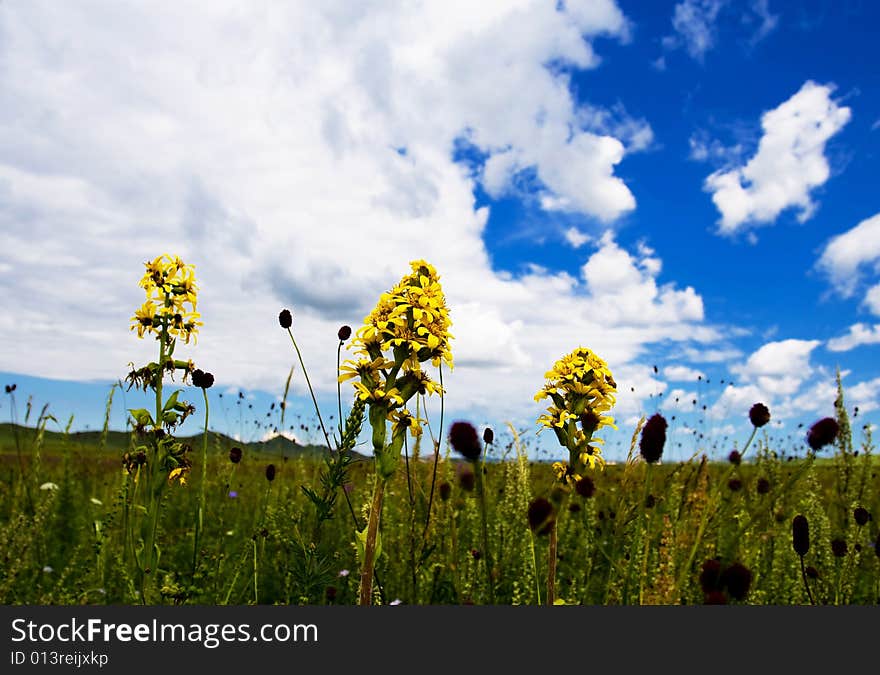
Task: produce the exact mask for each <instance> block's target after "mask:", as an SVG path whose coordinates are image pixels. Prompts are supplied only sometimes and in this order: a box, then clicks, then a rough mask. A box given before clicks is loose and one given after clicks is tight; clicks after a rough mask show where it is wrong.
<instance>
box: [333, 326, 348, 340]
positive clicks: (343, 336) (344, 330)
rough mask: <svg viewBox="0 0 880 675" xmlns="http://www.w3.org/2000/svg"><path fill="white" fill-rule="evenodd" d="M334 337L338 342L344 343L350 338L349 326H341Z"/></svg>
mask: <svg viewBox="0 0 880 675" xmlns="http://www.w3.org/2000/svg"><path fill="white" fill-rule="evenodd" d="M336 336H337V337H338V338H339V341H340V342H345V341H346V340H347V339H348V338H350V337H351V326H342V327H341V328H340V329H339V331H338V332H337V333H336Z"/></svg>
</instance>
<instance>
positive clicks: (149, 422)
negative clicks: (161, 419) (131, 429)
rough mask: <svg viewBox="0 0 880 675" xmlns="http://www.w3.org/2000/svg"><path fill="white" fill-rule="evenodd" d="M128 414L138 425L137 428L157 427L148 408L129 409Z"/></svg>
mask: <svg viewBox="0 0 880 675" xmlns="http://www.w3.org/2000/svg"><path fill="white" fill-rule="evenodd" d="M128 412H129V414H130V415H131V417H132V419H133V420H134V421H135V423H136V424H137V426H141V427H146V426H155V422H153V416H152V415H151V414H150V411H149V410H147V409H146V408H129V410H128Z"/></svg>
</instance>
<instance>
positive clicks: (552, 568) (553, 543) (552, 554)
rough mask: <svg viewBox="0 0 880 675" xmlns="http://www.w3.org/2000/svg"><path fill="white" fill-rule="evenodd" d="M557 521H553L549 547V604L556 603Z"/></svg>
mask: <svg viewBox="0 0 880 675" xmlns="http://www.w3.org/2000/svg"><path fill="white" fill-rule="evenodd" d="M556 523H557V521H556V519H555V518H554V519H553V527H551V528H550V545H549V546H548V547H547V604H548V605H552V604H553V603H554V602H556V548H557V546H558V542H557V537H558V534H557V532H558V528H557V525H556Z"/></svg>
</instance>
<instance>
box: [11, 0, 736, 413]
mask: <svg viewBox="0 0 880 675" xmlns="http://www.w3.org/2000/svg"><path fill="white" fill-rule="evenodd" d="M96 17H100V20H97V19H96ZM0 32H2V34H3V36H4V38H3V40H2V42H0V59H2V61H3V63H4V67H3V68H2V69H0V87H2V90H3V92H4V97H3V99H4V105H3V106H0V158H2V159H0V204H2V208H0V292H2V294H3V295H4V297H7V298H12V297H15V298H21V299H23V300H22V301H21V302H20V303H19V304H18V305H17V307H16V312H15V315H14V317H13V315H12V314H11V313H0V369H3V370H7V371H11V372H20V371H21V370H23V369H26V370H27V371H28V372H29V373H31V374H34V375H41V376H47V377H57V378H62V379H105V378H112V379H115V378H117V377H120V376H122V375H124V374H125V372H126V370H127V364H128V363H129V362H130V361H134V362H135V363H141V362H145V361H147V360H149V359H154V358H155V354H154V353H153V347H154V344H153V343H151V342H150V341H146V340H144V341H139V340H137V339H136V338H135V337H134V336H133V335H132V334H131V333H129V331H128V325H129V317H130V316H131V315H132V313H133V310H134V308H135V307H137V306H138V305H139V304H140V302H141V301H142V295H141V291H140V290H139V289H138V288H137V281H138V279H139V278H140V275H141V273H142V272H141V270H142V267H141V265H142V263H143V262H144V261H145V260H146V259H148V258H152V257H154V256H156V255H158V254H160V253H163V252H165V251H170V252H173V253H179V254H180V255H181V256H182V257H183V258H184V259H185V260H187V261H188V262H192V263H194V264H195V265H196V272H197V276H198V280H199V283H200V286H201V289H202V290H201V293H200V296H199V309H200V311H201V312H202V314H203V320H204V324H205V325H204V328H203V329H202V332H201V335H200V338H199V343H198V345H197V346H196V347H189V348H187V347H184V346H181V347H180V348H179V349H178V351H179V352H180V353H181V354H180V355H181V356H183V355H184V354H185V355H187V356H190V355H191V356H192V357H193V358H194V359H195V360H196V361H197V363H199V364H200V365H201V366H203V367H205V368H208V369H210V370H211V371H212V372H213V373H214V375H215V377H216V378H217V385H218V386H220V387H225V386H228V385H229V384H230V383H234V384H235V385H236V386H242V387H245V388H250V389H264V390H266V391H270V392H274V391H280V390H281V388H282V387H283V383H284V378H285V376H286V374H287V372H288V368H289V367H290V363H291V362H292V361H293V359H294V358H295V356H294V354H293V352H292V350H291V345H290V344H289V340H288V338H287V336H286V334H285V333H284V332H283V331H281V330H280V329H279V328H278V324H277V315H278V311H279V310H280V309H281V308H282V307H285V306H287V307H290V308H291V309H292V310H293V314H294V330H295V331H296V335H297V340H298V343H299V346H300V348H301V349H302V350H303V354H304V358H305V360H306V364H307V365H308V367H309V369H310V376H311V379H312V383H313V384H314V385H315V386H316V387H317V388H318V390H319V393H323V394H324V395H333V394H335V390H336V387H335V382H334V372H335V344H336V338H335V336H336V331H337V329H338V327H339V325H340V324H343V323H347V324H351V325H353V326H357V325H358V323H359V322H360V320H361V319H362V317H363V316H364V315H365V314H366V313H367V312H368V311H369V310H370V308H371V307H372V305H373V303H374V302H375V300H376V298H377V297H378V295H379V293H381V292H382V291H384V290H386V289H387V288H388V287H390V286H391V284H393V283H394V282H395V281H396V280H397V279H398V278H399V277H400V276H401V275H402V274H403V273H405V272H406V271H408V265H407V263H408V261H409V260H412V259H416V258H422V257H427V258H429V259H430V261H431V262H432V263H433V264H434V265H435V266H436V267H437V268H438V270H439V271H440V273H441V275H442V282H443V284H444V288H445V290H446V293H447V298H448V302H449V306H450V308H451V312H452V318H453V322H454V326H453V333H454V334H455V336H456V340H455V342H454V345H453V349H454V354H455V356H456V360H457V364H458V367H457V368H456V369H455V371H454V372H452V373H448V374H447V376H446V384H447V386H448V389H449V392H450V396H449V398H448V404H449V405H450V406H458V407H459V408H461V409H469V410H474V411H476V410H477V409H478V408H479V407H484V408H486V409H488V410H491V411H492V413H493V414H494V415H497V416H499V417H501V416H504V415H511V416H517V415H519V416H523V415H525V416H528V415H531V413H532V409H533V408H534V409H537V408H539V406H537V405H534V404H532V403H531V396H532V394H533V393H534V391H536V390H537V389H538V388H539V387H540V386H541V383H542V382H543V374H544V372H545V371H546V370H547V369H548V368H549V367H550V366H551V365H552V363H553V361H555V360H556V359H557V358H559V357H560V356H562V355H563V354H565V353H567V352H569V351H570V350H571V349H573V348H574V347H575V346H576V345H577V344H579V343H580V344H583V345H584V346H588V347H590V348H592V349H594V350H595V351H596V352H597V353H598V354H599V355H600V356H602V357H603V358H605V359H606V360H607V361H608V362H609V364H610V365H611V367H612V369H614V372H615V376H616V377H617V379H618V382H619V384H620V386H621V390H622V392H623V393H622V395H621V399H620V408H621V410H623V411H624V412H625V411H627V410H630V411H632V412H635V411H637V410H638V409H639V403H640V397H646V396H647V394H648V393H649V392H652V391H655V390H657V391H662V390H663V388H664V387H665V386H666V385H665V383H657V382H655V381H654V380H652V378H651V377H650V373H649V372H647V367H645V366H641V365H640V364H639V363H638V359H639V358H640V356H642V355H643V353H644V351H645V349H646V346H647V345H649V344H652V343H658V342H671V343H677V344H679V345H680V346H681V347H682V348H685V347H686V346H691V345H696V346H698V347H699V348H701V349H703V348H708V346H709V345H710V344H711V343H713V342H714V341H716V340H717V339H718V334H717V332H716V331H715V330H714V329H713V328H712V327H711V326H707V325H706V324H705V321H704V315H703V303H702V299H701V297H700V295H699V294H698V292H697V290H695V289H694V288H691V287H686V288H683V289H681V288H678V287H676V285H675V284H673V283H670V282H664V283H660V281H659V274H660V270H661V267H662V266H661V263H660V259H659V257H658V256H656V255H655V254H653V253H652V252H650V251H649V250H648V249H646V248H644V247H638V249H637V250H636V251H635V252H630V251H627V250H625V249H624V248H623V247H622V246H620V245H619V244H618V243H617V242H616V241H615V239H614V237H613V235H612V234H610V233H608V234H606V235H605V236H604V237H603V238H602V239H601V241H598V242H591V244H595V245H593V246H592V248H591V249H590V250H589V251H587V250H585V251H584V265H583V268H582V276H580V277H577V278H576V277H573V276H571V275H569V274H566V273H564V272H560V271H556V270H541V269H539V268H532V269H530V270H529V271H528V272H527V273H525V274H522V275H520V276H517V277H514V276H513V275H511V274H504V273H498V272H496V271H494V270H493V269H492V267H491V263H490V257H489V253H488V251H487V249H486V246H485V244H484V241H483V230H484V228H485V225H486V221H487V217H488V212H487V210H486V209H477V208H476V207H475V197H474V190H475V188H476V185H475V180H479V178H480V177H482V179H483V180H485V181H487V185H486V187H487V189H490V190H497V191H502V190H505V189H509V184H510V181H512V180H516V177H517V174H518V172H521V171H523V170H527V169H528V170H531V171H534V173H535V176H536V177H537V180H538V181H539V182H540V189H541V190H542V191H543V195H544V197H545V201H546V203H547V204H548V206H552V207H553V208H562V209H568V210H575V211H579V212H582V213H584V214H587V215H590V216H593V217H595V218H598V219H605V220H613V219H614V218H616V217H618V216H619V215H621V214H623V213H625V212H626V211H628V210H630V209H632V208H633V207H634V205H635V201H634V198H633V196H632V194H631V193H630V191H629V189H628V188H627V187H626V185H625V184H624V183H623V181H621V180H620V179H619V178H618V177H616V176H615V175H614V169H615V167H616V165H617V163H618V162H620V161H621V160H622V159H623V157H624V154H625V150H626V149H627V148H629V149H635V148H638V147H643V144H644V143H645V142H646V141H645V140H644V139H645V133H646V132H645V131H644V127H639V125H638V124H635V126H633V127H632V131H631V132H627V133H628V134H629V135H627V133H624V131H622V130H621V131H620V133H621V135H622V136H621V138H617V137H614V136H613V135H607V133H597V132H596V131H594V130H583V129H580V128H579V125H580V124H581V120H580V116H581V115H582V113H583V110H581V109H580V108H579V107H578V105H577V104H576V102H575V101H574V99H573V96H572V93H571V88H570V86H569V81H568V79H567V77H566V75H565V74H564V69H562V70H556V69H553V68H550V67H548V66H547V64H548V63H555V64H560V63H561V64H563V65H565V66H566V67H567V68H574V69H585V68H593V67H597V66H598V65H599V57H598V55H597V54H596V53H595V52H594V50H593V47H592V44H591V42H590V40H591V39H592V38H593V37H595V36H599V35H605V36H611V37H615V38H617V39H620V40H626V39H627V37H628V24H627V21H626V19H625V18H624V17H623V15H622V13H621V12H620V10H619V9H618V8H617V6H616V5H615V4H614V3H613V2H611V1H610V0H607V1H604V2H596V1H593V2H586V1H583V2H567V3H565V5H564V8H563V9H562V10H561V11H557V10H555V9H554V3H545V2H526V1H525V0H519V1H517V2H509V1H507V0H504V1H498V2H485V3H476V4H474V3H470V2H457V3H426V4H405V5H403V6H400V5H394V6H391V5H385V4H382V3H378V4H376V5H357V6H356V7H354V8H353V7H352V5H351V3H347V2H342V1H338V2H322V3H293V4H282V3H267V4H265V5H257V4H250V3H248V4H241V3H236V2H231V1H230V2H216V3H209V4H206V5H204V6H203V7H202V8H201V9H195V8H194V6H193V5H190V4H181V5H173V7H172V6H167V7H165V8H163V9H161V10H159V9H156V8H154V7H149V8H148V7H145V6H144V5H142V4H140V3H129V4H122V3H117V2H113V3H109V2H108V3H106V4H104V5H95V6H90V7H89V9H88V10H86V9H84V8H83V7H81V6H79V5H76V4H72V3H64V4H59V3H49V2H47V3H40V2H29V3H21V4H16V5H10V4H9V3H7V4H4V5H2V6H0ZM72 35H75V36H76V39H75V40H74V39H71V36H72ZM487 82H490V83H491V85H492V86H486V83H487ZM612 117H613V118H614V119H617V120H618V121H619V120H620V117H619V116H617V117H614V116H612ZM609 119H611V118H609ZM609 125H610V123H609ZM610 128H612V127H611V126H609V129H610ZM615 128H616V127H615ZM608 133H610V132H608ZM462 139H465V141H466V142H467V143H470V144H471V146H472V147H475V148H476V149H478V150H479V153H480V156H481V157H488V161H487V162H486V164H485V165H484V166H483V167H482V171H480V170H479V169H480V167H477V169H478V170H477V171H472V170H469V168H468V167H466V166H465V165H464V164H462V163H456V162H454V161H453V158H452V153H453V149H454V148H455V147H456V144H457V143H458V144H460V143H461V141H462ZM639 139H642V140H639ZM627 144H628V145H627ZM610 279H614V283H610V281H609V280H610ZM548 326H552V327H553V330H548V329H547V327H548ZM22 335H25V336H27V343H26V347H22V342H21V339H20V338H21V336H22ZM695 348H696V347H695ZM23 349H24V353H23ZM299 378H301V374H300V372H299V369H297V373H296V375H295V381H294V384H293V387H294V391H301V388H302V386H303V383H302V382H301V381H300V379H299ZM630 387H631V388H636V389H637V392H635V393H632V395H630V394H627V393H626V392H627V391H629V389H630ZM297 388H299V389H297ZM529 406H531V407H529ZM474 414H477V413H476V412H475V413H474ZM531 419H532V420H533V419H534V418H533V417H532V418H531Z"/></svg>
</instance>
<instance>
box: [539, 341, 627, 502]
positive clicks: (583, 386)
mask: <svg viewBox="0 0 880 675" xmlns="http://www.w3.org/2000/svg"><path fill="white" fill-rule="evenodd" d="M544 377H545V378H546V379H547V382H546V384H545V385H544V386H543V387H542V388H541V390H540V391H539V392H538V393H537V394H535V400H536V401H541V400H543V399H546V398H549V399H550V400H551V405H550V406H549V407H548V408H547V412H546V413H545V414H543V415H541V416H540V417H538V420H537V421H538V423H539V424H541V426H542V427H543V428H547V429H552V430H553V432H554V433H555V434H556V438H557V439H558V440H559V444H560V445H561V446H562V447H564V448H567V449H568V451H569V461H568V462H567V463H566V462H557V463H556V464H554V465H553V469H554V471H555V472H556V476H557V478H558V479H559V480H560V481H562V482H566V483H569V484H571V485H575V484H576V483H577V482H578V481H579V480H580V479H581V477H582V474H583V472H584V471H585V470H586V468H587V467H589V468H591V469H592V468H595V467H596V466H597V465H598V466H599V467H600V468H602V467H604V465H605V460H604V459H603V458H602V450H601V447H600V446H601V445H602V443H603V440H602V439H601V438H598V437H596V436H594V434H595V432H596V431H598V430H599V429H601V428H602V427H611V428H613V429H616V428H617V427H616V426H615V425H614V418H613V417H611V416H610V415H609V414H608V412H609V411H610V410H611V408H612V407H613V406H614V402H615V394H616V392H617V384H616V383H615V382H614V378H613V377H612V376H611V371H610V370H609V368H608V364H607V363H605V361H603V360H602V359H601V358H599V357H598V356H597V355H596V354H594V353H593V352H592V351H590V350H589V349H587V348H585V347H578V348H577V349H575V350H574V351H572V352H571V353H570V354H567V355H566V356H563V357H562V358H561V359H559V360H558V361H557V362H556V363H554V364H553V368H552V369H551V370H549V371H547V373H546V374H545V376H544Z"/></svg>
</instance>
